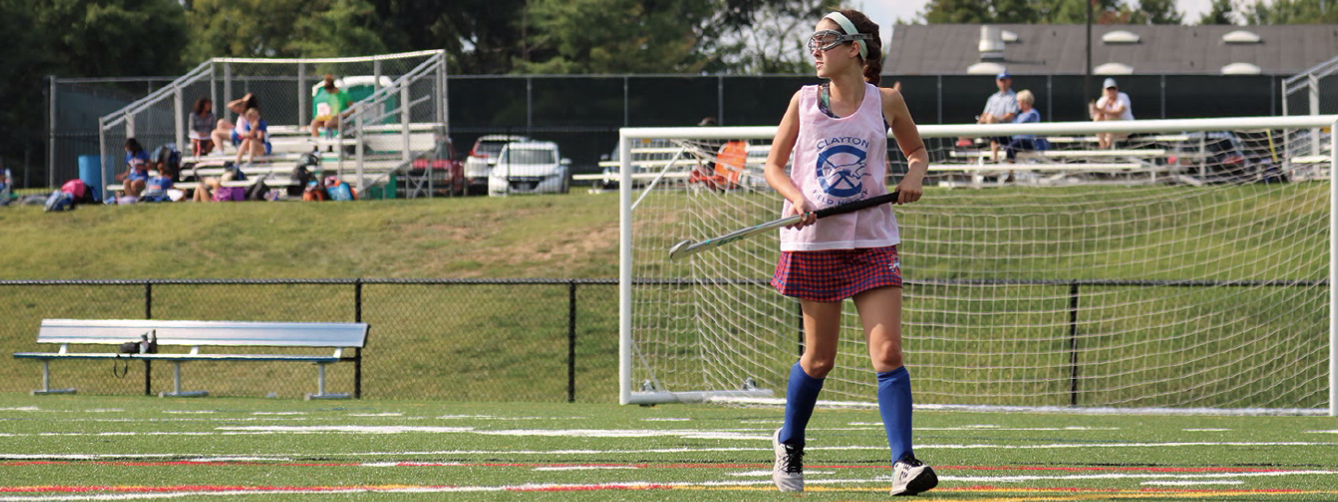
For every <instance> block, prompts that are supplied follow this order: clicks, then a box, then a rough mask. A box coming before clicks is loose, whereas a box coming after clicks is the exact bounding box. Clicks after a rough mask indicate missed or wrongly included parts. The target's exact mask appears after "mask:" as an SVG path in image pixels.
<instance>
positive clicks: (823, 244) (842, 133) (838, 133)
mask: <svg viewBox="0 0 1338 502" xmlns="http://www.w3.org/2000/svg"><path fill="white" fill-rule="evenodd" d="M819 92H820V89H819V86H816V85H810V86H804V88H803V89H801V90H800V91H799V138H798V140H797V141H796V142H795V146H794V159H793V160H794V162H793V164H792V167H791V168H790V179H791V180H792V181H793V182H794V184H795V186H797V187H799V190H800V192H801V193H803V194H804V197H805V198H807V199H808V201H809V202H810V203H811V204H813V206H814V208H815V209H823V208H827V207H831V206H836V205H840V204H843V203H846V202H853V201H857V200H861V199H867V198H870V197H877V196H879V195H883V194H886V193H887V129H885V126H884V123H883V100H882V93H880V92H879V91H878V87H877V86H874V85H873V84H868V83H865V90H864V101H862V102H860V106H859V110H857V111H856V112H855V113H854V114H853V115H850V116H848V117H841V118H832V117H829V116H827V114H825V113H823V112H822V110H819V109H818V93H819ZM790 207H791V204H790V201H789V200H786V201H785V206H784V209H783V212H782V213H781V214H789V211H790ZM780 241H781V251H819V250H824V249H858V248H874V247H886V246H893V245H896V244H898V243H900V242H901V237H900V235H899V234H898V232H897V219H896V217H895V216H893V215H892V206H891V205H888V204H884V205H881V206H877V207H872V208H868V209H863V210H860V211H855V212H853V213H846V214H839V215H835V216H828V217H826V218H823V219H820V220H818V221H817V223H815V224H813V225H809V226H807V227H804V228H802V229H799V230H795V229H790V228H782V229H781V231H780Z"/></svg>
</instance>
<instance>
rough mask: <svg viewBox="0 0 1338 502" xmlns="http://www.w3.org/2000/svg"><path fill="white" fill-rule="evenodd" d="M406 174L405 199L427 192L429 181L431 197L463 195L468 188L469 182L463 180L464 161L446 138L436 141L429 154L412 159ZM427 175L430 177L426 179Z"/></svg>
mask: <svg viewBox="0 0 1338 502" xmlns="http://www.w3.org/2000/svg"><path fill="white" fill-rule="evenodd" d="M407 174H408V176H406V177H405V178H406V179H405V184H404V185H403V186H404V188H403V189H404V190H405V192H404V193H405V197H410V194H415V193H417V192H416V191H425V190H428V188H429V184H428V183H429V179H430V182H431V185H430V187H431V191H432V196H439V195H445V196H457V195H464V194H465V190H466V189H468V188H469V182H468V180H466V179H465V173H464V161H463V160H461V159H460V155H459V154H458V153H456V152H455V146H454V145H452V144H451V139H450V138H447V137H441V138H438V139H437V149H436V150H435V151H433V152H432V153H431V154H428V155H426V156H425V157H422V158H417V159H414V160H413V165H411V166H410V168H409V171H408V173H407ZM427 174H430V175H431V177H430V178H428V177H427V176H426V175H427Z"/></svg>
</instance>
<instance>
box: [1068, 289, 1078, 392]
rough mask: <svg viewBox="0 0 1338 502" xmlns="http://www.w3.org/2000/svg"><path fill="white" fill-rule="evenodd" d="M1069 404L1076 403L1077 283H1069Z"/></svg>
mask: <svg viewBox="0 0 1338 502" xmlns="http://www.w3.org/2000/svg"><path fill="white" fill-rule="evenodd" d="M1069 368H1070V373H1069V405H1070V406H1077V405H1078V283H1076V282H1074V283H1070V284H1069Z"/></svg>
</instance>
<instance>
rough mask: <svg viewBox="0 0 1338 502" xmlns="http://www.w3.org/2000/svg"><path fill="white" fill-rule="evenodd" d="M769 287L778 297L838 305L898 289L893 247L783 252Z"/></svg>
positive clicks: (898, 267) (898, 264)
mask: <svg viewBox="0 0 1338 502" xmlns="http://www.w3.org/2000/svg"><path fill="white" fill-rule="evenodd" d="M771 285H772V286H774V287H775V288H776V290H777V291H780V293H781V294H782V295H785V296H793V297H795V298H800V299H804V300H812V301H816V302H839V301H841V300H845V299H846V298H850V297H852V296H855V295H857V294H859V293H862V292H864V291H868V290H870V289H874V288H881V287H884V286H896V287H901V260H899V259H898V258H897V247H896V246H888V247H881V248H863V249H830V250H825V251H784V252H781V257H780V261H779V262H777V263H776V274H775V275H773V276H772V277H771Z"/></svg>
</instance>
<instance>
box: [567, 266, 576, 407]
mask: <svg viewBox="0 0 1338 502" xmlns="http://www.w3.org/2000/svg"><path fill="white" fill-rule="evenodd" d="M567 402H568V403H574V402H576V280H574V279H573V280H571V281H569V282H567Z"/></svg>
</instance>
